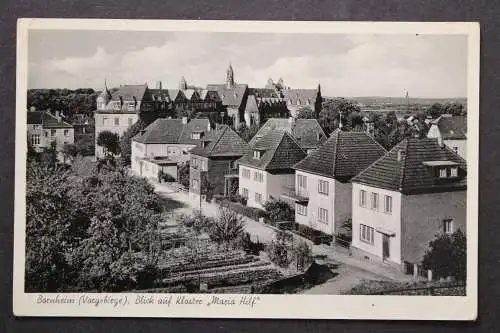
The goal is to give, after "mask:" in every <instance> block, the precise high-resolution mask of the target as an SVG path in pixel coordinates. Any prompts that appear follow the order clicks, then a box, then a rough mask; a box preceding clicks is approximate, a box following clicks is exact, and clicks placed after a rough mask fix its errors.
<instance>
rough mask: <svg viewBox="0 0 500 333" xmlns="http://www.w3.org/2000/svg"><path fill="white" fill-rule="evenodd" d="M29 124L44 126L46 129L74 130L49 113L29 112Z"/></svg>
mask: <svg viewBox="0 0 500 333" xmlns="http://www.w3.org/2000/svg"><path fill="white" fill-rule="evenodd" d="M27 122H28V124H29V125H43V127H44V128H73V126H71V125H70V124H68V123H67V122H65V121H63V120H59V119H57V117H56V116H54V115H52V114H51V113H49V112H47V111H28V113H27Z"/></svg>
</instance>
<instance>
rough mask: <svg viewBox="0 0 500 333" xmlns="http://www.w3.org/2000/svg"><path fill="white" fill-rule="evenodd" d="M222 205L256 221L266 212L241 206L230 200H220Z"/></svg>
mask: <svg viewBox="0 0 500 333" xmlns="http://www.w3.org/2000/svg"><path fill="white" fill-rule="evenodd" d="M221 205H222V206H223V207H227V208H229V209H231V210H232V211H235V212H236V213H238V214H241V215H244V216H246V217H249V218H251V219H252V220H255V221H258V220H259V219H260V218H261V217H265V216H266V215H267V214H266V212H265V211H263V210H262V209H259V208H254V207H247V206H243V205H242V204H240V203H237V202H231V201H228V200H224V201H222V202H221Z"/></svg>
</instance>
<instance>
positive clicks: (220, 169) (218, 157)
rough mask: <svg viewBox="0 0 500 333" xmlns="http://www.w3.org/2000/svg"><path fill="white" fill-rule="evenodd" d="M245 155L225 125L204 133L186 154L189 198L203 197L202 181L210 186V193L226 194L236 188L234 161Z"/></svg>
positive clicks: (241, 144)
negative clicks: (201, 195) (188, 169)
mask: <svg viewBox="0 0 500 333" xmlns="http://www.w3.org/2000/svg"><path fill="white" fill-rule="evenodd" d="M247 152H248V144H247V143H246V142H245V141H244V140H243V139H242V138H241V137H240V136H239V135H238V134H237V133H236V132H235V131H234V130H233V129H231V128H230V127H229V126H227V125H221V126H219V127H218V128H217V129H216V130H214V131H211V132H210V133H208V134H207V135H206V136H205V137H204V138H203V139H201V142H200V143H199V144H198V145H197V146H196V147H194V148H193V149H192V150H191V151H190V155H191V159H190V164H189V165H190V172H189V178H190V180H189V192H190V196H191V197H193V198H195V197H198V196H199V195H200V194H203V193H201V192H202V191H205V189H202V187H203V186H204V180H206V181H208V183H209V184H210V185H211V186H213V188H212V194H225V195H228V194H229V193H230V192H231V191H232V190H234V189H237V186H238V165H237V160H238V159H239V158H241V157H242V156H243V155H245V154H246V153H247ZM232 194H236V193H232Z"/></svg>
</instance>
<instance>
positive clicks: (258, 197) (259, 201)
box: [255, 193, 262, 203]
mask: <svg viewBox="0 0 500 333" xmlns="http://www.w3.org/2000/svg"><path fill="white" fill-rule="evenodd" d="M255 202H258V203H261V202H262V194H260V193H255Z"/></svg>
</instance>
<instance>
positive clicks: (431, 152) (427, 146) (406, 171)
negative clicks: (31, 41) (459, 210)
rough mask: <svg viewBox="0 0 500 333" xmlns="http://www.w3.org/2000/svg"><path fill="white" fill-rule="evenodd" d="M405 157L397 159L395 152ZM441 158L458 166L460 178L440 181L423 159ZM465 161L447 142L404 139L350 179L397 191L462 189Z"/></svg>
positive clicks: (426, 160)
mask: <svg viewBox="0 0 500 333" xmlns="http://www.w3.org/2000/svg"><path fill="white" fill-rule="evenodd" d="M399 151H401V152H403V154H404V156H405V157H404V158H402V159H401V161H398V152H399ZM429 161H433V162H434V164H439V163H436V161H443V162H445V163H448V162H451V163H456V164H458V166H459V178H457V179H455V180H451V179H447V180H444V181H441V180H439V179H437V178H436V176H435V174H434V173H433V171H432V169H431V168H430V167H429V166H427V165H424V162H429ZM466 168H467V166H466V162H465V160H464V159H463V158H461V157H460V156H458V155H457V154H456V153H455V152H453V151H452V150H451V149H450V148H448V147H447V146H446V145H443V146H442V147H441V146H440V145H439V143H438V140H437V139H428V138H425V139H416V138H410V139H405V140H403V141H402V142H401V143H399V144H398V145H397V146H396V147H394V148H393V149H391V151H389V152H388V153H387V154H386V155H385V156H383V157H382V158H380V159H379V160H377V161H376V162H375V163H373V164H372V165H371V166H370V167H368V168H367V169H366V170H364V171H363V172H361V173H360V174H359V175H358V176H356V177H354V178H353V179H352V181H353V182H356V183H361V184H366V185H370V186H374V187H379V188H384V189H389V190H394V191H400V192H402V193H405V194H411V193H426V192H435V191H450V190H454V189H465V188H466V185H467V182H466V178H465V174H466V171H467V170H466Z"/></svg>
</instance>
